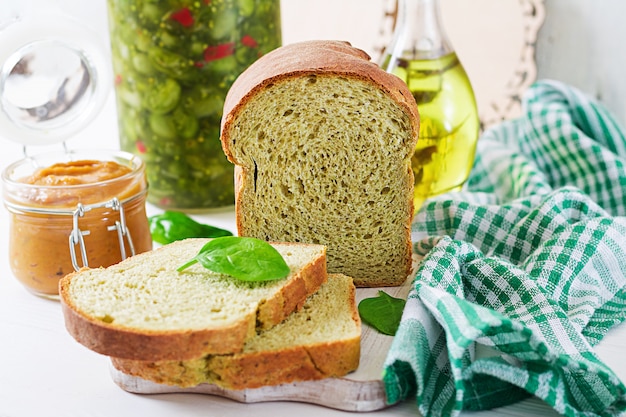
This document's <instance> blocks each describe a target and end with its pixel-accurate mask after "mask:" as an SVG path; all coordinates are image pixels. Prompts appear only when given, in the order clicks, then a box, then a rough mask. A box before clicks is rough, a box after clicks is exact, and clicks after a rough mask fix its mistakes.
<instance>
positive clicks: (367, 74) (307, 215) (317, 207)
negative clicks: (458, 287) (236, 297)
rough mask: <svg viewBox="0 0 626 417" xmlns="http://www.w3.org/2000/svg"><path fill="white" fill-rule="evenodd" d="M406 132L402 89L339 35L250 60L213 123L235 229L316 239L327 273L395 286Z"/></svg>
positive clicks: (405, 216)
mask: <svg viewBox="0 0 626 417" xmlns="http://www.w3.org/2000/svg"><path fill="white" fill-rule="evenodd" d="M418 129H419V115H418V110H417V105H416V103H415V99H414V98H413V96H412V95H411V93H410V91H409V90H408V87H407V86H406V84H405V83H404V82H403V81H401V80H400V79H399V78H397V77H396V76H394V75H392V74H389V73H387V72H385V71H383V70H382V69H381V68H379V67H378V66H377V65H376V64H374V63H372V62H370V58H369V56H368V55H367V54H366V53H365V52H363V51H361V50H359V49H356V48H354V47H352V46H351V45H350V44H349V43H347V42H338V41H307V42H300V43H296V44H291V45H286V46H283V47H281V48H278V49H276V50H274V51H272V52H270V53H268V54H267V55H265V56H263V57H261V58H260V59H259V60H257V61H256V62H255V63H254V64H252V65H251V66H250V67H249V68H248V69H247V70H246V71H244V72H243V73H242V74H241V75H240V76H239V77H238V78H237V80H236V81H235V82H234V84H233V86H232V87H231V89H230V90H229V92H228V95H227V97H226V101H225V105H224V116H223V118H222V126H221V140H222V147H223V149H224V152H225V154H226V155H227V157H228V159H229V160H230V161H231V162H232V163H234V164H235V165H236V179H235V188H236V218H237V229H238V234H239V235H240V236H252V237H256V238H259V239H264V240H268V241H287V242H306V243H313V244H322V245H325V246H327V249H328V271H329V272H331V273H343V274H346V275H349V276H351V277H352V278H354V282H355V284H356V285H357V286H368V287H373V286H391V285H399V284H401V283H402V282H404V280H405V279H406V278H407V276H408V275H409V273H410V269H411V239H410V223H411V220H412V216H413V172H412V170H411V164H410V162H411V157H412V154H413V151H414V148H415V145H416V141H417V134H418Z"/></svg>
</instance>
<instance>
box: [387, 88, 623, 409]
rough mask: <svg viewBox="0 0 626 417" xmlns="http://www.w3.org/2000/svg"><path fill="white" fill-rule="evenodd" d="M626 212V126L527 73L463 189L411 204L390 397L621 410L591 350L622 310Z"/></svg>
mask: <svg viewBox="0 0 626 417" xmlns="http://www.w3.org/2000/svg"><path fill="white" fill-rule="evenodd" d="M625 216H626V138H625V136H624V132H623V131H622V130H620V127H618V126H617V124H616V123H615V121H614V120H613V118H612V117H611V115H610V114H609V113H608V112H607V111H606V109H605V108H603V107H602V106H601V105H599V104H598V103H596V102H594V101H593V100H591V99H589V98H588V97H586V96H584V95H583V94H581V93H580V92H579V91H577V90H576V89H574V88H571V87H570V86H567V85H564V84H562V83H559V82H555V81H540V82H537V83H535V85H533V86H532V87H531V88H530V89H529V91H528V93H527V94H526V96H525V97H524V116H523V117H521V118H519V119H516V120H514V121H507V122H504V123H503V124H501V125H498V126H496V127H494V128H492V129H490V130H488V131H486V132H485V133H484V134H483V135H482V137H481V139H480V141H479V145H478V150H477V157H476V160H475V164H474V169H473V171H472V173H471V176H470V178H469V180H468V182H467V184H466V186H465V188H464V190H463V191H461V192H459V193H449V194H446V195H442V196H439V197H437V198H435V199H431V200H428V201H427V202H426V204H425V205H424V206H423V207H422V208H421V210H420V211H419V212H418V214H417V215H416V217H415V220H414V223H413V242H414V250H415V252H417V253H418V254H420V255H423V256H424V259H423V261H422V263H421V264H420V267H419V269H418V271H417V275H416V277H415V280H414V281H413V285H412V288H411V292H410V294H409V297H408V300H407V305H406V307H405V310H404V315H403V317H402V322H401V324H400V328H399V330H398V332H397V334H396V336H395V338H394V341H393V344H392V347H391V349H390V351H389V354H388V356H387V359H386V362H385V370H384V381H385V387H386V392H387V397H388V402H389V403H395V402H397V401H400V400H402V399H405V398H409V397H411V398H416V400H417V403H418V406H419V409H420V412H421V413H422V414H423V415H424V416H449V415H458V414H459V412H460V411H461V410H483V409H488V408H493V407H497V406H501V405H506V404H509V403H512V402H514V401H518V400H520V399H522V398H525V397H528V396H530V395H534V396H536V397H538V398H541V399H542V400H544V401H545V402H546V403H547V404H548V405H550V406H551V407H553V408H554V409H555V410H556V411H557V412H558V413H560V414H563V415H566V416H616V415H626V386H625V385H624V384H623V383H622V382H621V381H620V380H619V378H618V377H617V376H616V375H615V374H614V373H613V372H612V371H611V369H609V368H608V367H607V366H606V365H604V364H603V363H602V361H601V360H600V359H599V358H598V356H597V355H596V354H595V353H594V351H593V346H594V345H596V344H597V343H598V342H599V341H600V340H601V339H602V337H603V336H604V335H606V333H607V332H608V331H609V329H611V327H613V326H615V325H616V324H618V323H621V322H622V321H623V320H624V318H626V217H625ZM625 353H626V352H625Z"/></svg>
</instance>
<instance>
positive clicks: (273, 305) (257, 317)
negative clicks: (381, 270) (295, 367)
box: [59, 243, 327, 361]
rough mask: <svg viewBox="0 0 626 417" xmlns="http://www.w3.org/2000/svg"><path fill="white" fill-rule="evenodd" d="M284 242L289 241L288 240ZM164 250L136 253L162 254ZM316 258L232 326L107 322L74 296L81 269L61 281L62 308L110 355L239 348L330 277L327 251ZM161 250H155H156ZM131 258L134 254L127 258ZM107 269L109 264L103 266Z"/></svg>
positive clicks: (81, 333)
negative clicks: (148, 325) (87, 310)
mask: <svg viewBox="0 0 626 417" xmlns="http://www.w3.org/2000/svg"><path fill="white" fill-rule="evenodd" d="M283 245H290V244H289V243H284V244H283ZM159 250H160V248H159V249H156V250H155V251H152V252H146V253H142V254H139V255H136V256H135V257H133V258H136V257H140V256H141V257H143V256H158V251H159ZM325 252H326V251H325V248H324V256H320V257H317V258H316V259H314V260H313V261H312V262H310V263H309V264H308V265H306V266H305V267H304V268H302V270H301V271H299V272H297V273H296V274H294V275H293V276H292V277H291V279H290V280H289V281H288V282H286V283H285V285H284V286H283V287H282V289H281V290H280V291H279V292H277V293H276V294H275V296H274V297H272V298H270V299H267V300H266V301H265V302H263V303H260V304H259V306H258V308H257V311H256V312H255V313H252V314H249V315H247V316H245V317H242V319H241V320H239V321H238V322H237V323H235V324H234V325H232V326H224V327H216V328H210V329H200V330H181V331H173V330H172V331H163V330H159V331H155V330H142V329H137V328H127V327H124V326H120V325H117V324H112V323H105V322H103V321H102V320H98V319H96V318H94V317H90V316H89V315H87V314H85V313H84V312H82V311H81V310H80V309H79V308H78V307H77V306H76V304H75V303H74V301H73V300H72V297H71V294H70V286H71V282H72V279H73V278H74V277H75V276H77V275H79V274H80V273H81V271H83V270H87V269H88V268H84V269H82V270H80V271H77V272H74V273H71V274H68V275H67V276H65V277H64V278H63V279H61V280H60V282H59V295H60V301H61V310H62V313H63V317H64V320H65V326H66V328H67V330H68V332H69V333H70V335H72V337H74V339H76V341H78V342H79V343H81V344H83V345H84V346H86V347H88V348H89V349H91V350H93V351H95V352H98V353H101V354H103V355H107V356H113V357H118V358H125V359H140V360H149V361H161V360H188V359H196V358H199V357H202V356H204V355H207V354H224V353H232V352H239V351H241V350H242V349H243V346H244V344H245V342H246V340H248V339H249V338H251V337H252V336H254V334H255V333H256V328H257V326H259V327H260V328H270V327H272V326H274V325H276V324H278V323H281V322H282V321H283V320H284V319H285V318H286V317H287V316H288V315H289V314H290V313H291V312H293V311H295V310H297V309H299V308H301V306H302V305H303V304H304V302H305V300H306V298H307V297H308V296H309V295H310V294H312V293H314V292H315V291H317V289H319V287H320V286H321V285H322V284H323V283H324V282H325V281H326V280H327V272H326V256H325ZM155 253H156V254H155ZM125 262H132V258H128V259H126V260H124V261H122V263H120V264H123V263H125ZM99 269H103V270H104V269H105V268H99Z"/></svg>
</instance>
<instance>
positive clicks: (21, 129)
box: [0, 14, 111, 145]
mask: <svg viewBox="0 0 626 417" xmlns="http://www.w3.org/2000/svg"><path fill="white" fill-rule="evenodd" d="M0 35H1V36H2V39H3V41H2V43H1V44H0V64H1V65H2V66H1V67H0V135H2V136H6V138H7V139H9V140H12V141H15V142H18V143H21V144H23V145H50V144H55V143H59V142H62V141H65V140H66V139H68V138H70V137H71V136H72V135H74V134H76V133H78V132H79V131H81V130H82V129H84V128H85V127H86V126H87V124H89V122H90V121H91V120H92V119H93V118H94V117H95V116H96V115H97V114H98V113H99V111H100V110H101V109H102V106H103V105H104V101H105V98H106V96H107V94H108V92H109V90H110V82H111V70H110V60H109V57H108V49H107V48H105V47H104V42H103V40H102V39H101V37H100V36H99V35H98V34H96V33H94V32H93V31H92V30H91V29H90V28H88V27H86V26H84V25H82V24H80V23H79V22H77V21H75V20H73V19H70V18H67V17H64V16H54V17H50V16H42V15H36V14H32V15H31V16H28V17H20V18H17V19H15V20H14V21H13V22H11V23H9V24H8V25H6V26H4V27H0Z"/></svg>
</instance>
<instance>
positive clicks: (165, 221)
mask: <svg viewBox="0 0 626 417" xmlns="http://www.w3.org/2000/svg"><path fill="white" fill-rule="evenodd" d="M148 222H149V224H150V233H151V234H152V240H154V241H155V242H157V243H160V244H162V245H166V244H168V243H172V242H174V241H176V240H182V239H187V238H192V237H221V236H232V233H231V232H229V231H228V230H224V229H220V228H218V227H214V226H209V225H207V224H202V223H198V222H197V221H195V220H194V219H192V218H191V217H189V216H187V215H186V214H185V213H181V212H178V211H169V210H167V211H165V212H164V213H162V214H157V215H154V216H151V217H149V218H148Z"/></svg>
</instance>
